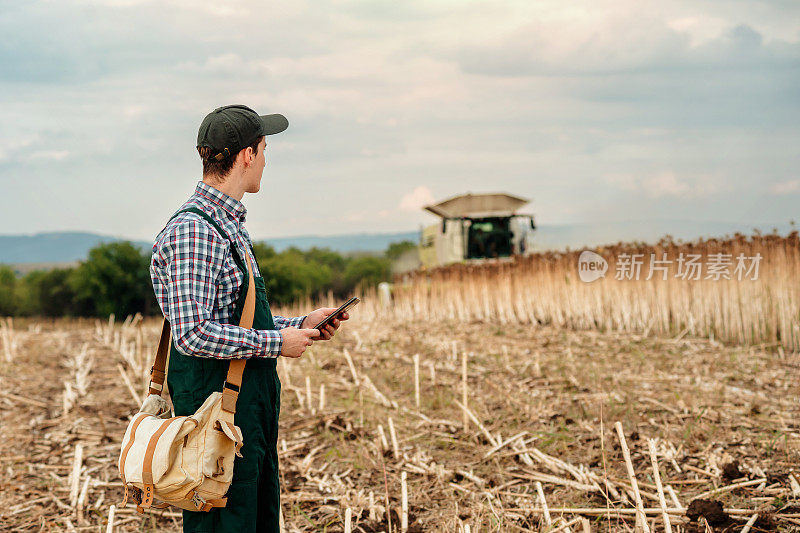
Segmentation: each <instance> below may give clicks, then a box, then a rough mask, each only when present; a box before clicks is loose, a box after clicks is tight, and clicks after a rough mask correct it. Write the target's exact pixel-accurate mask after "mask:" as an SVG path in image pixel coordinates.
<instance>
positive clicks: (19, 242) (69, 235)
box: [0, 232, 152, 263]
mask: <svg viewBox="0 0 800 533" xmlns="http://www.w3.org/2000/svg"><path fill="white" fill-rule="evenodd" d="M117 240H120V238H118V237H112V236H110V235H98V234H97V233H80V232H53V233H36V234H33V235H0V263H69V262H72V261H79V260H81V259H85V258H86V255H87V254H88V252H89V249H91V248H92V247H94V246H97V245H98V244H101V243H104V242H113V241H117ZM134 244H136V245H138V246H141V247H147V248H149V247H150V246H152V244H149V243H146V242H143V241H137V242H134Z"/></svg>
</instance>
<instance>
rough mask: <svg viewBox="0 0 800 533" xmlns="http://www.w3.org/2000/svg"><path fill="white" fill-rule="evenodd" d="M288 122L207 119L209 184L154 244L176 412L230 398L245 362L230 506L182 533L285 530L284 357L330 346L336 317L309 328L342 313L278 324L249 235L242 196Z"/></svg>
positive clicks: (195, 518) (190, 518) (201, 515)
mask: <svg viewBox="0 0 800 533" xmlns="http://www.w3.org/2000/svg"><path fill="white" fill-rule="evenodd" d="M288 126H289V123H288V121H287V120H286V118H285V117H283V115H278V114H273V115H259V114H258V113H256V112H255V111H253V110H252V109H250V108H249V107H247V106H242V105H232V106H225V107H220V108H218V109H215V110H214V111H213V112H211V113H209V114H208V115H207V116H206V117H205V118H204V119H203V122H202V124H201V125H200V130H199V132H198V135H197V150H198V152H199V153H200V158H201V159H202V161H203V179H202V181H200V182H199V183H198V184H197V187H196V189H195V191H194V194H192V196H191V197H190V198H189V199H188V200H187V201H186V202H185V203H184V204H183V206H181V208H180V209H179V210H178V211H177V212H176V213H175V215H173V217H172V218H171V219H170V220H169V222H168V223H167V225H166V226H165V227H164V229H163V230H161V232H160V233H159V234H158V236H157V237H156V240H155V243H154V245H153V256H152V260H151V264H150V275H151V277H152V281H153V289H154V291H155V294H156V297H157V299H158V302H159V305H160V306H161V310H162V312H163V313H164V316H165V317H167V319H168V320H169V322H170V324H171V326H172V333H173V342H172V346H171V349H170V359H169V372H168V376H167V387H168V388H169V391H170V396H171V398H172V402H173V405H174V407H175V414H176V415H179V416H180V415H188V414H192V413H194V412H195V411H196V410H197V408H198V407H199V406H200V405H201V404H202V403H203V401H204V400H205V399H206V398H207V397H208V395H209V394H211V392H213V391H221V390H222V386H223V383H224V381H225V375H226V373H227V369H228V364H229V362H230V360H231V359H234V358H246V359H248V361H247V364H246V365H245V369H244V374H243V376H242V384H241V388H240V391H239V398H238V402H237V408H236V414H235V419H234V420H235V423H236V425H238V426H239V427H240V428H241V430H242V433H243V436H244V446H243V447H242V449H241V452H242V457H239V458H237V459H236V460H235V462H234V471H233V482H232V483H231V486H230V488H229V490H228V493H227V504H226V506H225V507H215V508H213V509H212V510H211V511H209V512H193V511H186V510H184V511H183V530H184V531H185V532H202V533H210V532H214V533H220V532H236V533H251V532H252V533H255V532H258V533H262V532H273V531H278V527H279V526H278V517H279V513H280V503H279V497H280V490H279V484H278V456H277V447H276V444H277V434H278V412H279V410H280V381H279V380H278V376H277V372H276V360H277V358H278V357H279V356H283V357H295V358H296V357H300V356H301V355H302V354H303V353H304V351H305V349H306V348H307V347H308V346H311V345H312V344H313V342H314V340H329V339H330V338H331V337H332V336H333V334H334V331H335V330H336V329H337V328H338V327H339V324H340V320H339V319H334V320H333V321H332V324H330V325H328V326H325V327H324V328H323V329H322V331H318V330H316V329H311V328H313V326H314V325H315V324H317V323H319V322H320V321H321V320H322V319H323V318H325V317H326V316H328V315H330V314H331V313H332V312H333V311H335V308H327V307H323V308H320V309H317V310H315V311H312V312H311V313H309V314H308V315H306V316H300V317H294V318H284V317H281V316H273V315H272V313H271V311H270V309H269V303H268V302H267V298H266V293H265V291H264V280H263V278H262V277H261V272H260V271H259V270H258V265H257V262H256V258H255V255H254V254H253V251H252V244H251V242H250V237H249V235H248V233H247V230H245V228H244V221H245V215H246V213H247V210H246V209H245V207H244V205H243V204H242V202H241V200H242V197H243V196H244V193H246V192H249V193H256V192H258V191H259V189H260V187H261V176H262V174H263V171H264V166H265V164H266V163H265V156H264V150H265V146H266V141H265V136H266V135H274V134H276V133H280V132H282V131H283V130H285V129H286V128H287V127H288ZM245 254H247V255H245ZM248 256H249V262H250V265H251V266H252V269H253V276H254V282H255V289H256V307H255V317H254V321H253V327H252V328H251V329H245V328H241V327H239V326H238V325H236V324H238V323H239V318H240V317H241V313H242V309H243V306H244V300H245V298H244V297H245V293H246V291H245V290H242V289H244V287H243V284H247V283H248V271H247V268H248V267H247V261H246V260H245V259H243V258H247V257H248ZM348 318H349V317H348V315H347V314H346V313H345V314H343V315H342V316H341V320H347V319H348Z"/></svg>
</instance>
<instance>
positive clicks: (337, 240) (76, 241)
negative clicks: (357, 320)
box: [0, 231, 418, 271]
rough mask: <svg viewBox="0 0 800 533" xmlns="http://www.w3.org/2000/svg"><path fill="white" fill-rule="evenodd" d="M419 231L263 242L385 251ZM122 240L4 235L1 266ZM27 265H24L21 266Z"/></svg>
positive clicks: (59, 261)
mask: <svg viewBox="0 0 800 533" xmlns="http://www.w3.org/2000/svg"><path fill="white" fill-rule="evenodd" d="M417 239H418V233H417V232H416V231H410V232H401V233H372V234H370V233H357V234H349V235H331V236H318V235H303V236H300V237H283V238H276V239H263V242H266V243H267V244H270V245H271V246H273V247H274V248H275V250H277V251H278V252H280V251H283V250H285V249H286V248H289V247H290V246H295V247H297V248H300V249H308V248H312V247H314V246H317V247H320V248H323V247H327V248H330V249H332V250H335V251H337V252H340V253H348V252H382V251H384V250H385V249H386V248H387V247H388V246H389V245H390V244H391V243H393V242H399V241H403V240H411V241H413V242H416V241H417ZM118 240H122V239H121V238H119V237H113V236H110V235H99V234H97V233H81V232H58V233H56V232H53V233H36V234H33V235H0V263H8V264H14V265H18V266H20V268H18V270H20V271H28V270H30V268H29V267H30V266H31V265H28V264H29V263H37V264H39V265H38V268H47V267H48V266H63V265H64V264H66V263H73V262H75V261H80V260H81V259H85V258H86V256H87V254H88V253H89V250H90V249H91V248H93V247H94V246H97V245H98V244H101V243H104V242H113V241H118ZM132 242H133V244H135V245H136V246H138V247H140V248H141V249H142V250H145V251H148V252H149V251H150V249H151V247H152V246H153V243H152V242H146V241H132ZM23 264H24V265H27V266H24V267H23V266H21V265H23Z"/></svg>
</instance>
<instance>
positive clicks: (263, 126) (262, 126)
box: [197, 104, 289, 161]
mask: <svg viewBox="0 0 800 533" xmlns="http://www.w3.org/2000/svg"><path fill="white" fill-rule="evenodd" d="M288 127H289V121H288V120H286V117H284V116H283V115H280V114H278V113H275V114H272V115H259V114H258V113H256V112H255V111H253V110H252V109H250V108H249V107H247V106H246V105H241V104H237V105H226V106H223V107H218V108H216V109H215V110H214V111H212V112H211V113H209V114H208V115H206V117H205V118H204V119H203V122H202V123H200V129H199V130H198V132H197V148H203V147H208V148H211V149H212V150H213V151H214V152H216V154H214V155H213V156H212V157H214V159H216V160H217V161H221V160H223V159H225V158H226V157H229V156H231V155H236V154H238V153H239V150H241V149H242V148H247V147H248V146H250V145H251V144H252V143H253V141H255V140H256V139H258V138H259V137H261V136H262V135H274V134H276V133H280V132H282V131H283V130H285V129H286V128H288Z"/></svg>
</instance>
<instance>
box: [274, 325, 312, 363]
mask: <svg viewBox="0 0 800 533" xmlns="http://www.w3.org/2000/svg"><path fill="white" fill-rule="evenodd" d="M280 332H281V337H282V338H283V343H282V344H281V355H282V356H284V357H300V356H301V355H303V352H305V351H306V348H308V347H309V346H311V345H312V344H314V341H313V340H311V339H312V338H313V337H319V330H318V329H297V328H293V327H289V328H283V329H282V330H280Z"/></svg>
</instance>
